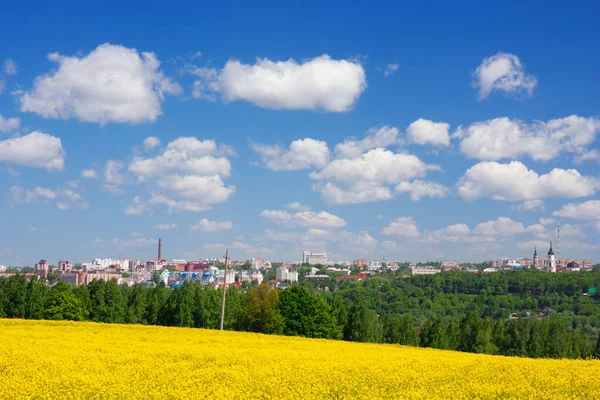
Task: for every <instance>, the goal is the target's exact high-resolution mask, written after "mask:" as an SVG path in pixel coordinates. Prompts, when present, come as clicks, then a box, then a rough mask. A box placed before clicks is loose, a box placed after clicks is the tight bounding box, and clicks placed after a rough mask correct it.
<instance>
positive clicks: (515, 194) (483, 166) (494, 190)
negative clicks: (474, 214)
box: [458, 161, 600, 201]
mask: <svg viewBox="0 0 600 400" xmlns="http://www.w3.org/2000/svg"><path fill="white" fill-rule="evenodd" d="M458 185H459V187H458V194H459V195H460V197H462V198H463V200H466V201H473V200H476V199H479V198H482V197H490V198H492V199H495V200H506V201H520V200H540V199H545V198H550V197H566V198H574V197H586V196H591V195H593V194H594V193H596V191H597V190H598V188H599V187H600V181H599V180H598V179H596V178H594V177H588V176H584V175H581V174H580V173H579V172H578V171H577V170H575V169H568V170H564V169H559V168H555V169H553V170H552V171H550V172H549V173H547V174H544V175H538V174H537V173H536V172H535V171H533V170H530V169H527V167H526V166H525V165H524V164H523V163H521V162H519V161H513V162H511V163H508V164H500V163H497V162H491V161H486V162H480V163H478V164H475V165H474V166H472V167H471V168H469V169H468V170H467V172H466V173H465V174H464V175H463V176H462V178H461V179H460V180H459V182H458Z"/></svg>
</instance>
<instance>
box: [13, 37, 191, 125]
mask: <svg viewBox="0 0 600 400" xmlns="http://www.w3.org/2000/svg"><path fill="white" fill-rule="evenodd" d="M48 59H49V60H50V61H53V62H55V63H56V64H57V68H56V69H54V70H52V71H51V72H49V73H47V74H44V75H40V76H38V77H37V78H36V79H35V81H34V85H33V89H32V90H31V91H29V92H22V93H20V94H19V97H18V99H19V102H20V104H21V111H23V112H34V113H36V114H39V115H41V116H42V117H44V118H52V119H71V118H75V119H78V120H80V121H85V122H95V123H99V124H107V123H132V124H138V123H143V122H152V121H155V120H156V118H157V117H158V116H159V115H161V104H162V102H163V95H164V94H165V93H168V94H178V93H180V92H181V87H180V86H179V85H178V84H176V83H174V82H172V81H171V80H170V79H168V78H167V77H165V75H164V74H163V72H162V71H161V70H160V69H159V67H160V63H159V61H158V59H157V57H156V55H155V54H154V53H150V52H142V53H138V51H137V50H135V49H130V48H127V47H123V46H118V45H111V44H108V43H106V44H103V45H100V46H98V47H97V48H96V49H94V50H93V51H92V52H90V53H89V54H87V55H85V56H77V55H75V56H71V57H70V56H64V55H60V54H58V53H51V54H49V55H48Z"/></svg>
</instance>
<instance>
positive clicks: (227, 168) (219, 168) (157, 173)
mask: <svg viewBox="0 0 600 400" xmlns="http://www.w3.org/2000/svg"><path fill="white" fill-rule="evenodd" d="M224 154H229V150H228V148H223V147H222V146H218V145H217V143H216V142H215V141H214V140H198V139H196V138H194V137H180V138H178V139H176V140H173V141H172V142H169V143H168V144H167V147H166V149H165V150H164V151H162V152H161V153H160V154H159V155H157V156H156V157H151V158H144V157H135V158H134V159H133V160H132V161H131V163H130V164H129V167H128V171H129V172H130V173H132V174H133V175H135V176H136V178H137V182H138V183H145V184H147V185H148V186H149V189H150V190H151V192H152V197H151V199H150V203H152V204H161V205H165V206H167V207H168V209H169V211H177V210H184V211H203V210H207V209H210V208H211V205H212V204H217V203H222V202H224V201H226V200H227V199H229V198H230V197H231V196H232V195H233V193H234V192H235V186H227V185H226V184H225V182H224V179H225V178H228V177H229V176H230V174H231V164H230V162H229V160H228V159H227V157H225V156H224Z"/></svg>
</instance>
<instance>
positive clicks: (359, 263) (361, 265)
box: [352, 258, 369, 268]
mask: <svg viewBox="0 0 600 400" xmlns="http://www.w3.org/2000/svg"><path fill="white" fill-rule="evenodd" d="M352 265H354V266H355V267H358V268H364V267H366V266H367V265H369V261H367V260H365V259H364V258H359V259H357V260H354V261H352Z"/></svg>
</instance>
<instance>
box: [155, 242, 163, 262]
mask: <svg viewBox="0 0 600 400" xmlns="http://www.w3.org/2000/svg"><path fill="white" fill-rule="evenodd" d="M161 260H162V239H161V238H158V258H157V259H156V261H158V262H160V261H161Z"/></svg>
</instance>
